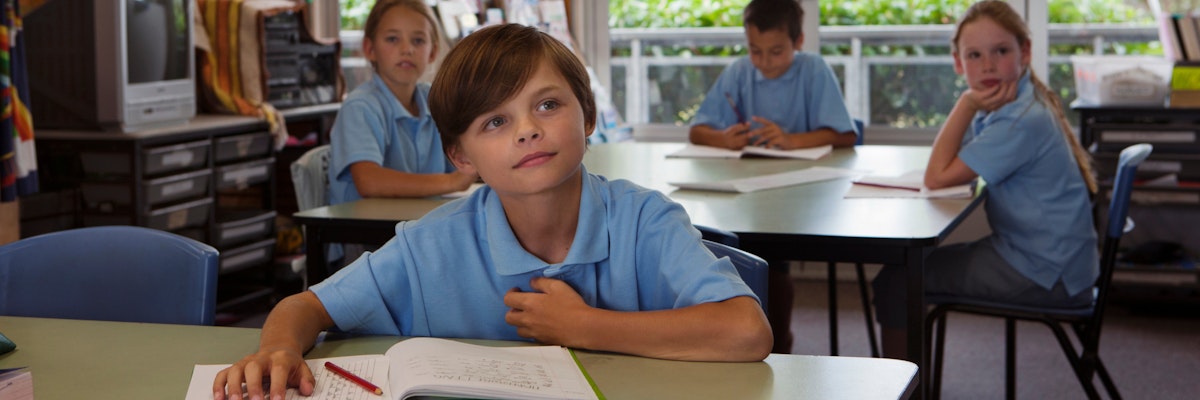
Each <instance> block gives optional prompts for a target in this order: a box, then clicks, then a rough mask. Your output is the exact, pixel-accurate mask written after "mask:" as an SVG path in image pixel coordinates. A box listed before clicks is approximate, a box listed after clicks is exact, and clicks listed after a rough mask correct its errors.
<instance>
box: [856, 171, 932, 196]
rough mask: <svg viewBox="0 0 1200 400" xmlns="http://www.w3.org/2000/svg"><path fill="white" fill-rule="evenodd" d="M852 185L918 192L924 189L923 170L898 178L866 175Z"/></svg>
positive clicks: (909, 172) (906, 173)
mask: <svg viewBox="0 0 1200 400" xmlns="http://www.w3.org/2000/svg"><path fill="white" fill-rule="evenodd" d="M854 183H857V184H860V185H871V186H879V187H885V188H896V189H908V190H912V191H920V190H922V189H924V188H925V170H923V169H917V170H912V171H908V172H905V173H904V174H903V175H898V176H888V175H866V176H862V177H859V178H858V179H855V180H854Z"/></svg>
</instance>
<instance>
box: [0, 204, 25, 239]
mask: <svg viewBox="0 0 1200 400" xmlns="http://www.w3.org/2000/svg"><path fill="white" fill-rule="evenodd" d="M20 214H21V213H20V202H19V201H10V202H7V203H2V202H0V245H3V244H6V243H12V242H15V241H17V239H20V238H21V218H20Z"/></svg>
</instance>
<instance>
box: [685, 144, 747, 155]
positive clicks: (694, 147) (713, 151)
mask: <svg viewBox="0 0 1200 400" xmlns="http://www.w3.org/2000/svg"><path fill="white" fill-rule="evenodd" d="M741 156H742V152H741V151H738V150H730V149H723V148H720V147H713V146H704V145H699V144H691V143H688V145H687V146H684V147H683V148H682V149H679V150H676V151H675V152H673V153H670V154H667V158H740V157H741Z"/></svg>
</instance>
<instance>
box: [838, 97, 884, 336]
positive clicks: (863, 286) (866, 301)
mask: <svg viewBox="0 0 1200 400" xmlns="http://www.w3.org/2000/svg"><path fill="white" fill-rule="evenodd" d="M854 128H855V130H856V132H855V133H857V134H858V138H857V140H856V141H855V142H854V145H855V146H858V145H861V144H863V133H864V132H863V129H864V124H863V121H862V120H861V119H857V118H856V119H855V120H854ZM827 271H828V272H827V273H828V275H829V282H828V290H827V292H828V293H829V355H831V356H836V355H838V321H837V314H838V310H837V308H838V307H837V263H836V262H833V261H830V262H829V266H828V270H827ZM854 272H855V274H856V275H858V295H859V298H860V299H861V300H862V305H863V318H864V319H865V320H866V325H867V341H868V342H869V344H870V346H871V357H879V339H878V338H876V336H875V317H874V313H873V312H872V311H871V295H870V291H869V290H868V289H867V277H866V273H864V272H863V265H862V263H855V264H854Z"/></svg>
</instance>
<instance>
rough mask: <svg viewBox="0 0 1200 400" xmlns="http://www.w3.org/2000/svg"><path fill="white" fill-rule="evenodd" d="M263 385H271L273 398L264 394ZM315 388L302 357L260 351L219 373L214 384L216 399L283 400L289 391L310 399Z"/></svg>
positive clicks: (283, 351) (284, 351) (286, 351)
mask: <svg viewBox="0 0 1200 400" xmlns="http://www.w3.org/2000/svg"><path fill="white" fill-rule="evenodd" d="M264 373H265V374H266V376H265V377H264V376H263V375H264ZM264 378H265V379H264ZM264 382H266V383H269V384H270V389H269V396H270V397H267V396H266V395H265V394H264V393H263V388H264V387H266V386H264ZM243 383H244V384H245V386H244V388H245V392H244V393H243V385H242V384H243ZM315 385H316V379H315V378H313V374H312V371H310V370H309V369H308V364H305V363H304V356H302V355H301V354H297V353H296V352H293V351H289V350H270V349H260V350H259V351H258V352H257V353H254V354H251V355H249V356H246V358H243V359H242V360H241V361H238V362H237V363H236V364H233V365H231V366H229V368H226V369H224V370H221V372H218V373H217V378H216V379H215V380H214V381H213V399H215V400H223V399H250V398H261V399H267V398H271V399H276V398H278V399H282V398H284V396H286V395H287V388H289V387H294V388H297V389H299V391H300V394H301V395H304V396H308V395H311V394H312V392H313V387H314V386H315ZM255 396H257V397H255Z"/></svg>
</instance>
